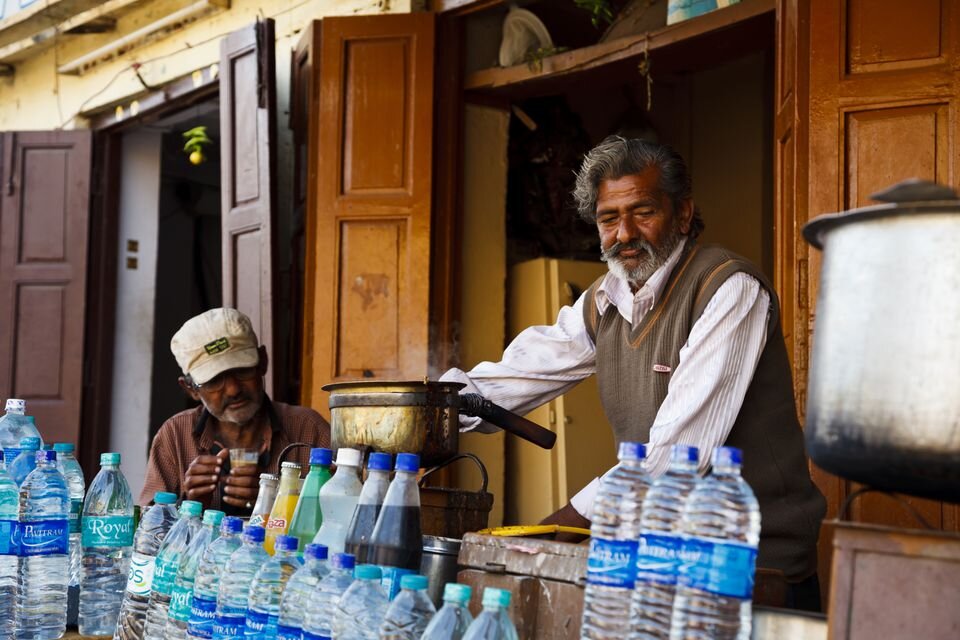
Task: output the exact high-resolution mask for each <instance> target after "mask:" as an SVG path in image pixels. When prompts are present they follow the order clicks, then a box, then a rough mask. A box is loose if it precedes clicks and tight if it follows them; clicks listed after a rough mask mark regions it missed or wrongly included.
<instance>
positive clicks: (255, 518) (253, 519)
mask: <svg viewBox="0 0 960 640" xmlns="http://www.w3.org/2000/svg"><path fill="white" fill-rule="evenodd" d="M264 520H265V518H264V517H263V514H262V513H255V514H253V515H252V516H250V522H249V523H248V524H249V525H250V526H251V527H264V528H266V527H265V526H264V524H263V521H264Z"/></svg>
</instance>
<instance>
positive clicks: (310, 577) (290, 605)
mask: <svg viewBox="0 0 960 640" xmlns="http://www.w3.org/2000/svg"><path fill="white" fill-rule="evenodd" d="M303 556H304V564H303V566H302V567H300V568H299V569H297V572H296V573H294V574H293V575H292V576H290V580H288V581H287V587H286V589H284V590H283V596H282V597H281V598H280V619H279V621H278V623H277V638H279V640H300V638H301V637H302V636H303V625H304V618H305V615H306V611H307V607H308V606H309V603H310V597H311V596H312V595H313V592H314V590H316V588H317V585H318V584H320V581H321V580H323V579H324V578H326V577H327V575H329V574H330V569H329V568H328V567H327V548H326V547H325V546H323V545H322V544H308V545H307V548H306V551H305V552H304V554H303Z"/></svg>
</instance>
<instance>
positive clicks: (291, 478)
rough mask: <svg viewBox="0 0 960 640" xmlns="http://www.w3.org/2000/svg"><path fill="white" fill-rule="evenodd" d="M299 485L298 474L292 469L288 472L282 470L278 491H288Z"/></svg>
mask: <svg viewBox="0 0 960 640" xmlns="http://www.w3.org/2000/svg"><path fill="white" fill-rule="evenodd" d="M299 486H300V474H298V473H296V472H294V471H290V472H289V473H288V472H286V471H284V472H283V475H281V476H280V491H290V490H291V489H293V488H295V487H299Z"/></svg>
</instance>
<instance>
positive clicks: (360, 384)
mask: <svg viewBox="0 0 960 640" xmlns="http://www.w3.org/2000/svg"><path fill="white" fill-rule="evenodd" d="M465 386H467V385H465V384H464V383H462V382H454V381H449V382H439V381H435V380H428V379H427V378H424V379H423V380H406V381H403V380H380V379H368V380H355V381H351V382H332V383H330V384H325V385H323V386H322V387H320V388H321V389H323V390H324V391H329V392H331V393H366V392H371V391H375V392H382V393H410V392H417V391H421V392H422V391H439V392H449V391H459V390H460V389H463V388H464V387H465Z"/></svg>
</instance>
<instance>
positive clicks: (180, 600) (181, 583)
mask: <svg viewBox="0 0 960 640" xmlns="http://www.w3.org/2000/svg"><path fill="white" fill-rule="evenodd" d="M223 516H224V513H223V511H217V510H215V509H207V510H206V511H204V512H203V523H202V526H201V527H200V531H199V532H198V533H197V535H195V536H194V537H193V540H191V541H190V546H188V547H187V549H186V551H184V552H183V555H182V556H181V557H180V568H179V569H177V578H176V580H175V581H174V583H173V591H172V592H171V594H170V611H169V613H168V615H167V631H166V634H165V637H166V640H184V638H186V637H187V624H188V623H189V622H190V610H191V608H192V606H193V588H194V583H195V581H196V577H197V569H198V568H199V566H200V560H201V558H202V557H203V554H204V552H206V550H207V547H208V546H210V543H211V542H213V541H214V540H216V539H217V536H218V534H219V527H220V523H221V522H222V521H223Z"/></svg>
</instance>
